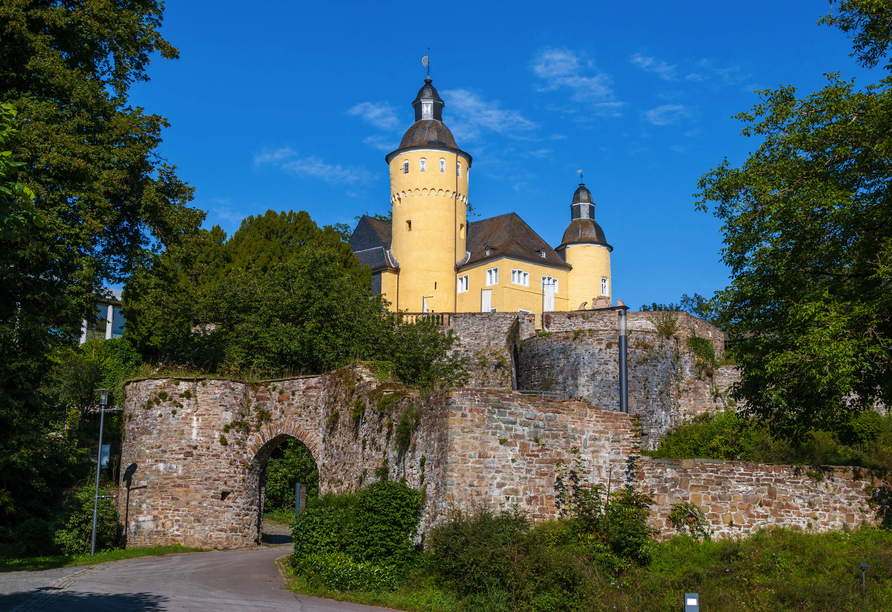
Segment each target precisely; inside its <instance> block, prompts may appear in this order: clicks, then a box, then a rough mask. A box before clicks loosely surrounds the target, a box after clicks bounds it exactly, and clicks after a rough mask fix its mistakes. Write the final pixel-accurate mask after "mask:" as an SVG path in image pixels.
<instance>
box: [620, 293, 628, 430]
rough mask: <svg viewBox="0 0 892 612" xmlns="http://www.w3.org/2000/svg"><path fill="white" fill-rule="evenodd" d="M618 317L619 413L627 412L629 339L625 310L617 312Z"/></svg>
mask: <svg viewBox="0 0 892 612" xmlns="http://www.w3.org/2000/svg"><path fill="white" fill-rule="evenodd" d="M617 314H618V315H619V411H620V412H626V413H628V412H629V365H628V359H629V338H628V336H627V335H626V310H625V309H624V308H621V309H619V310H617Z"/></svg>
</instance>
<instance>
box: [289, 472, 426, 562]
mask: <svg viewBox="0 0 892 612" xmlns="http://www.w3.org/2000/svg"><path fill="white" fill-rule="evenodd" d="M421 506H422V501H421V493H420V492H418V491H415V490H414V489H412V488H410V487H409V486H408V485H406V484H405V483H402V482H388V481H382V482H377V483H374V484H372V485H369V486H368V487H366V488H365V489H363V490H362V491H360V492H359V493H346V494H341V495H332V494H327V495H324V496H322V497H320V498H319V499H318V500H316V501H314V502H313V503H312V504H308V508H307V509H306V510H305V511H304V512H302V513H301V515H300V517H298V519H297V521H296V522H295V524H294V530H293V538H294V556H293V557H292V564H293V565H294V566H295V567H300V564H301V563H302V562H303V561H304V560H305V559H307V558H308V557H310V556H313V555H329V554H333V553H344V554H347V555H349V557H350V558H351V559H352V560H353V561H354V562H356V563H372V564H375V565H377V566H382V567H383V566H390V567H395V568H398V569H400V571H404V570H406V569H407V568H408V567H410V566H411V565H412V563H413V562H414V561H415V547H414V543H413V540H414V538H415V535H416V533H417V531H418V523H419V521H420V519H421Z"/></svg>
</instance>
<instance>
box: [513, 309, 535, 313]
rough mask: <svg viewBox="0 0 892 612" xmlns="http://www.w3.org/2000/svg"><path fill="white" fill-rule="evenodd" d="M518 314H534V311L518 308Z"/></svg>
mask: <svg viewBox="0 0 892 612" xmlns="http://www.w3.org/2000/svg"><path fill="white" fill-rule="evenodd" d="M517 312H522V313H524V314H533V311H532V310H527V309H526V308H518V309H517Z"/></svg>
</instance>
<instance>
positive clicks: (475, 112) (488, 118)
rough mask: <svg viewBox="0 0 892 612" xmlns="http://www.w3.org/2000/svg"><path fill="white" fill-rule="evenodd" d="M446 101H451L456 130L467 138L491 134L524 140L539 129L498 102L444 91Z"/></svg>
mask: <svg viewBox="0 0 892 612" xmlns="http://www.w3.org/2000/svg"><path fill="white" fill-rule="evenodd" d="M443 97H444V98H446V99H447V100H449V107H450V110H451V111H452V112H453V113H454V114H455V117H456V122H455V123H454V124H453V126H452V130H453V132H456V133H457V134H460V135H461V136H462V137H463V138H468V139H473V138H477V137H479V136H480V133H481V132H484V131H489V132H495V133H497V134H499V135H501V136H507V137H509V138H520V139H523V138H525V137H528V136H529V135H530V134H532V133H533V132H534V131H535V130H537V129H538V128H539V125H538V124H537V123H535V122H534V121H530V120H529V119H527V118H526V117H524V116H523V115H522V114H521V112H520V111H516V110H511V109H505V108H501V104H500V103H499V101H498V100H492V101H489V100H484V99H483V98H482V97H480V96H479V95H478V94H476V93H474V92H472V91H468V90H467V89H452V90H449V91H444V92H443Z"/></svg>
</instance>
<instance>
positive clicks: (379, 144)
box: [362, 136, 398, 153]
mask: <svg viewBox="0 0 892 612" xmlns="http://www.w3.org/2000/svg"><path fill="white" fill-rule="evenodd" d="M362 142H363V143H365V144H367V145H369V146H370V147H374V148H376V149H378V150H379V151H384V152H385V153H390V152H391V151H393V150H394V149H396V147H397V144H398V143H396V142H394V141H392V140H391V139H390V138H389V137H386V136H367V137H365V138H363V139H362Z"/></svg>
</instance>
